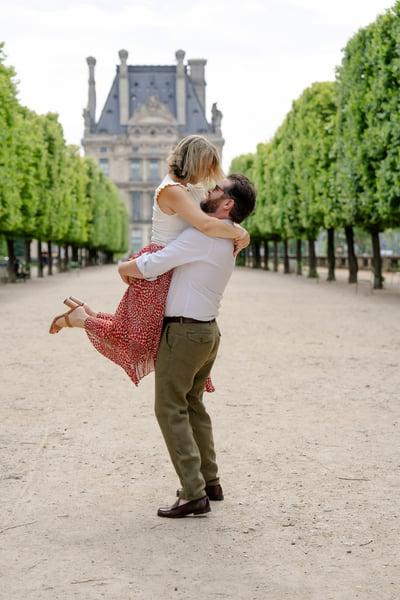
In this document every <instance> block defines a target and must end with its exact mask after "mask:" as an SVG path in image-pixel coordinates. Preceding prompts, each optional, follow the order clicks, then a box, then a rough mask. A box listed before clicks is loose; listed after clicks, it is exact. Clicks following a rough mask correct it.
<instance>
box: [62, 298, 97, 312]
mask: <svg viewBox="0 0 400 600" xmlns="http://www.w3.org/2000/svg"><path fill="white" fill-rule="evenodd" d="M64 304H65V305H66V306H68V307H69V308H76V307H77V306H82V307H83V309H84V311H85V312H86V313H87V314H88V315H89V317H96V316H97V311H94V310H93V309H92V308H90V306H89V304H86V302H83V301H82V300H79V298H75V296H69V298H66V299H65V300H64Z"/></svg>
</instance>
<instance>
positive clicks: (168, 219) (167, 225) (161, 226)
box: [151, 175, 205, 246]
mask: <svg viewBox="0 0 400 600" xmlns="http://www.w3.org/2000/svg"><path fill="white" fill-rule="evenodd" d="M169 185H179V186H180V187H181V188H183V189H184V190H185V191H186V192H188V193H189V195H190V197H191V198H192V200H193V202H195V203H196V204H197V206H200V202H201V201H202V200H203V199H204V198H205V190H204V188H203V186H202V185H201V184H197V185H192V184H191V183H188V184H187V185H184V184H183V183H178V182H177V181H174V180H173V179H172V178H171V177H170V176H169V175H166V176H165V177H164V179H163V180H162V182H161V183H160V185H159V186H158V188H157V189H156V191H155V193H154V204H153V219H152V231H151V241H152V242H153V243H154V244H159V245H160V246H166V245H167V244H169V242H172V241H173V240H175V239H176V238H177V237H178V235H179V234H180V233H182V231H184V230H185V229H186V228H187V227H189V226H190V223H188V222H187V221H185V220H184V219H182V217H180V216H179V215H177V214H175V215H167V214H166V213H164V212H163V211H162V210H161V208H160V207H159V205H158V196H159V194H160V192H161V190H163V189H164V188H165V187H168V186H169Z"/></svg>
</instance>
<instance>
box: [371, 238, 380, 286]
mask: <svg viewBox="0 0 400 600" xmlns="http://www.w3.org/2000/svg"><path fill="white" fill-rule="evenodd" d="M371 241H372V264H373V269H374V290H381V289H382V288H383V277H382V258H381V247H380V242H379V231H378V230H377V229H374V230H373V231H371Z"/></svg>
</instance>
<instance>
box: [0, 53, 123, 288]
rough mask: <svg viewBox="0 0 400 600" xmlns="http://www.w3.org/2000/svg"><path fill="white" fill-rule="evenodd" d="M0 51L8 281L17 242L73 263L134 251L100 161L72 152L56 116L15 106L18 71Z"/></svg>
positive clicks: (2, 213)
mask: <svg viewBox="0 0 400 600" xmlns="http://www.w3.org/2000/svg"><path fill="white" fill-rule="evenodd" d="M4 59H5V56H4V50H3V44H0V234H1V235H3V236H4V237H5V238H6V240H7V252H8V258H9V278H10V279H11V280H13V279H14V277H15V273H14V272H13V269H12V266H13V263H14V259H15V257H14V240H15V239H16V238H22V239H24V240H25V242H26V244H25V246H26V253H25V260H26V261H27V263H30V245H31V241H32V240H33V239H35V240H38V241H39V244H38V250H39V268H41V266H42V261H41V256H40V253H41V242H42V241H43V242H47V244H48V252H47V254H48V260H49V273H51V272H52V249H51V248H52V244H55V245H57V246H58V247H59V248H60V247H63V248H64V250H65V251H64V260H66V261H67V260H68V250H69V247H71V248H72V256H71V259H72V260H75V261H76V260H77V259H78V249H80V248H86V249H87V253H88V256H89V259H90V258H92V259H93V258H94V257H95V256H96V254H97V253H98V252H99V251H101V252H104V253H106V254H107V255H109V256H111V255H112V254H113V253H117V252H118V253H119V252H121V253H122V252H125V251H126V250H127V248H128V215H127V210H126V207H125V204H124V202H123V201H122V199H121V198H120V196H119V193H118V190H117V188H116V186H115V185H114V184H113V183H112V181H111V180H110V179H109V178H107V177H106V176H105V175H104V173H103V171H102V170H101V169H100V168H99V167H98V166H97V164H96V162H95V161H93V160H91V159H88V158H83V157H81V156H80V154H79V148H78V147H77V146H67V145H66V143H65V141H64V137H63V130H62V127H61V125H60V123H59V122H58V117H57V115H55V114H51V113H49V114H46V115H37V114H36V113H35V112H33V111H31V110H29V109H27V108H25V107H24V106H21V105H20V103H19V102H18V100H17V91H16V86H15V83H14V71H13V69H12V68H11V67H7V66H6V65H5V61H4Z"/></svg>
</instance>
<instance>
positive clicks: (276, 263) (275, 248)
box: [274, 240, 279, 273]
mask: <svg viewBox="0 0 400 600" xmlns="http://www.w3.org/2000/svg"><path fill="white" fill-rule="evenodd" d="M278 269H279V257H278V240H274V272H275V273H277V272H278Z"/></svg>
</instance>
